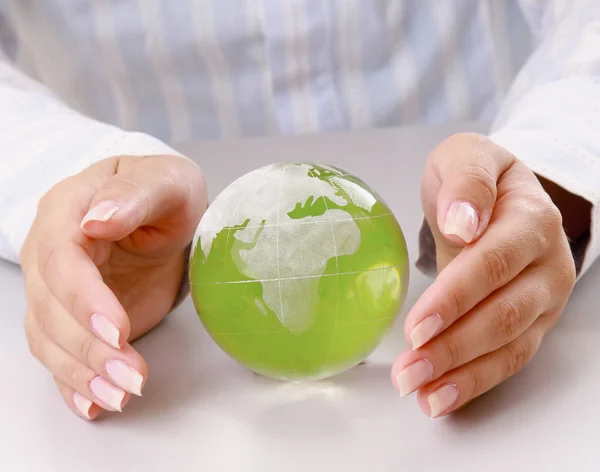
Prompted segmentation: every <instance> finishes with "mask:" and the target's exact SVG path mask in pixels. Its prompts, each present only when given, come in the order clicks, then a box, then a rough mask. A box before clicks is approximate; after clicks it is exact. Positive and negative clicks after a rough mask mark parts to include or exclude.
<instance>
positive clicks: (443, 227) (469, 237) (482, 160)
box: [429, 134, 515, 247]
mask: <svg viewBox="0 0 600 472" xmlns="http://www.w3.org/2000/svg"><path fill="white" fill-rule="evenodd" d="M514 162H515V159H514V157H513V156H512V155H511V154H510V153H509V152H508V151H506V150H504V149H503V148H501V147H500V146H497V145H496V144H494V143H493V142H492V141H491V140H489V139H488V138H487V137H485V136H481V135H476V134H459V135H455V136H453V137H451V138H449V139H448V140H446V141H445V142H443V143H442V144H441V145H440V146H438V148H436V149H435V150H434V151H433V153H432V154H431V157H430V162H429V165H430V166H431V171H432V173H433V174H434V175H435V176H436V177H437V179H436V180H437V181H438V182H439V191H438V195H437V201H436V204H435V209H436V215H435V220H436V223H437V228H438V229H439V233H440V234H439V235H438V236H441V237H442V238H444V239H445V240H446V242H449V243H451V244H450V245H458V246H461V247H462V246H464V245H465V244H468V243H472V242H474V241H475V240H476V239H478V238H479V237H480V236H481V235H482V234H483V232H484V231H485V229H486V228H487V225H488V223H489V221H490V218H491V216H492V210H493V208H494V205H495V203H496V199H497V195H498V192H497V182H498V180H499V179H500V177H501V176H502V174H504V172H506V171H507V170H508V169H509V168H510V167H511V166H512V165H513V163H514ZM436 239H441V238H436Z"/></svg>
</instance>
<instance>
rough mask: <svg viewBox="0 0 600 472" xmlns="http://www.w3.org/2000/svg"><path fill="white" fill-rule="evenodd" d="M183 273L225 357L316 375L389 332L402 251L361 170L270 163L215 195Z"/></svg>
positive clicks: (350, 359)
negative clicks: (359, 173)
mask: <svg viewBox="0 0 600 472" xmlns="http://www.w3.org/2000/svg"><path fill="white" fill-rule="evenodd" d="M190 282H191V287H192V299H193V301H194V306H195V308H196V310H197V311H198V314H199V317H200V319H201V321H202V322H203V324H204V326H205V327H206V329H207V331H208V332H209V334H210V336H211V337H212V338H213V339H214V340H215V342H217V344H218V345H219V346H220V347H221V348H222V349H223V350H224V351H225V352H227V353H228V354H229V355H230V356H231V357H233V358H234V359H236V360H237V361H238V362H240V363H242V364H243V365H245V366H246V367H247V368H249V369H251V370H253V371H255V372H257V373H260V374H263V375H266V376H269V377H275V378H281V379H296V380H297V379H316V378H324V377H328V376H331V375H335V374H337V373H340V372H342V371H344V370H347V369H348V368H350V367H352V366H353V365H356V364H358V363H360V362H361V361H362V360H363V359H364V358H365V357H366V356H367V355H368V354H369V353H370V352H371V351H372V350H373V349H374V348H375V347H376V346H377V345H378V344H379V342H380V341H381V340H382V339H383V338H384V337H385V336H386V335H387V334H388V333H389V331H390V329H391V327H392V325H393V322H394V320H395V318H396V317H397V315H398V314H399V311H400V309H401V307H402V304H403V302H404V298H405V295H406V288H407V282H408V256H407V251H406V243H405V240H404V236H403V234H402V231H401V229H400V226H399V224H398V222H397V221H396V219H395V217H394V215H393V213H392V212H391V210H390V209H389V207H388V206H387V204H386V203H385V202H384V201H383V199H382V198H381V197H380V196H379V195H378V194H377V193H376V192H375V191H374V190H373V189H372V188H370V187H369V186H367V184H365V183H364V182H363V181H362V180H360V179H359V178H357V177H355V176H353V175H350V174H348V173H346V172H345V171H343V170H341V169H339V168H336V167H332V166H329V165H326V164H316V163H312V162H308V163H304V162H290V163H276V164H271V165H268V166H264V167H260V168H258V169H255V170H253V171H251V172H249V173H247V174H245V175H244V176H242V177H240V178H239V179H237V180H235V181H234V182H232V183H231V184H230V185H229V186H228V187H227V188H225V189H224V190H223V191H222V192H221V194H219V196H218V197H217V198H216V199H215V200H214V202H213V203H212V204H211V206H210V207H209V209H208V211H207V212H206V214H205V215H204V217H203V218H202V220H201V222H200V224H199V226H198V229H197V231H196V234H195V236H194V241H193V244H192V251H191V254H190ZM261 318H262V319H261Z"/></svg>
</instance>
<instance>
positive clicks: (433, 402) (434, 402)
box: [427, 384, 458, 418]
mask: <svg viewBox="0 0 600 472" xmlns="http://www.w3.org/2000/svg"><path fill="white" fill-rule="evenodd" d="M457 398H458V388H456V385H454V384H446V385H444V386H442V387H440V388H438V389H437V390H436V391H435V392H433V393H431V394H429V396H428V397H427V402H428V403H429V408H430V410H431V411H430V413H429V416H431V417H432V418H435V417H436V416H438V415H439V414H440V413H443V412H444V411H446V410H447V409H448V408H450V407H451V406H452V405H454V402H455V401H456V399H457Z"/></svg>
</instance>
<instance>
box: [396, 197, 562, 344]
mask: <svg viewBox="0 0 600 472" xmlns="http://www.w3.org/2000/svg"><path fill="white" fill-rule="evenodd" d="M532 201H533V200H532V199H530V200H528V201H523V202H522V204H521V207H520V208H519V213H518V215H515V214H514V210H512V209H511V208H512V206H511V205H502V204H500V203H499V204H498V205H497V208H496V211H495V214H494V217H493V218H492V220H491V222H490V224H489V227H488V229H487V231H486V232H485V234H484V235H483V236H482V237H481V238H480V239H479V240H478V241H477V244H474V245H471V246H469V247H466V248H465V249H464V250H463V251H461V253H460V254H459V255H458V256H456V257H455V258H454V260H453V261H452V262H451V263H450V264H449V265H448V266H447V267H446V268H445V269H444V270H443V271H442V272H441V273H440V274H439V276H438V277H437V278H436V280H435V281H434V282H433V284H431V285H430V286H429V287H428V288H427V290H426V291H425V292H424V293H423V295H422V296H421V297H419V299H418V300H417V302H416V303H415V305H414V306H413V307H412V309H411V310H410V312H409V313H408V315H407V317H406V320H405V324H404V329H405V336H406V339H407V340H408V341H409V342H410V343H411V345H412V347H413V349H417V348H419V347H421V346H423V345H424V344H425V343H427V342H429V340H431V339H432V338H433V337H434V336H437V335H439V333H441V332H443V331H444V330H445V329H447V328H448V327H449V326H451V325H452V324H453V323H454V322H455V321H456V320H457V319H459V318H460V317H461V316H463V315H464V314H465V313H467V312H469V310H471V309H472V308H473V307H474V306H475V305H477V304H478V303H479V302H480V301H481V300H483V299H485V298H486V297H488V296H489V295H490V294H491V293H493V292H495V291H496V290H498V289H499V288H501V287H503V286H504V285H506V284H507V283H509V282H510V281H511V280H513V279H514V278H515V277H516V276H517V275H518V274H520V273H521V272H522V271H523V270H524V269H525V267H527V266H528V265H529V264H531V263H532V262H533V261H535V260H537V259H538V258H539V257H540V256H541V255H542V254H543V253H544V252H547V251H548V249H549V248H550V247H551V246H552V245H554V244H556V243H557V242H558V238H559V231H552V230H551V229H549V228H548V226H549V225H552V221H554V220H557V219H558V218H560V215H559V214H557V213H558V210H557V209H556V207H554V206H553V205H552V204H551V202H550V201H549V200H548V201H547V200H545V199H542V198H540V199H539V201H535V202H533V203H532ZM557 228H559V229H560V226H557ZM553 233H556V234H555V236H556V237H553Z"/></svg>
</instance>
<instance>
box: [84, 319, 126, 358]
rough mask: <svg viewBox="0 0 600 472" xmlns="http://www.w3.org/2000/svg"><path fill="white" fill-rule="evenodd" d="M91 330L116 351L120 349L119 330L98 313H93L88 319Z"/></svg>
mask: <svg viewBox="0 0 600 472" xmlns="http://www.w3.org/2000/svg"><path fill="white" fill-rule="evenodd" d="M90 323H91V325H92V329H93V330H94V331H95V332H96V333H97V334H98V336H100V337H101V338H102V339H104V340H105V341H106V342H107V343H108V344H110V345H111V346H113V347H116V348H117V349H121V346H120V345H119V336H120V334H119V330H118V329H117V327H116V326H115V325H114V324H112V323H111V321H110V320H109V319H108V318H107V317H106V316H104V315H101V314H100V313H94V314H93V315H92V317H91V319H90Z"/></svg>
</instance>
